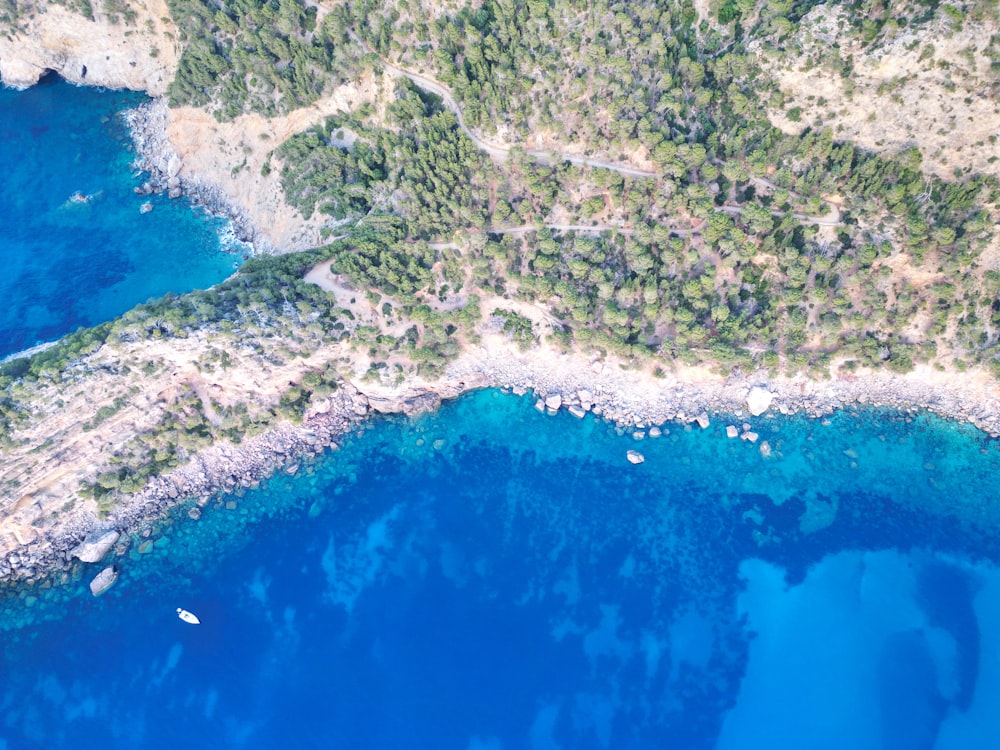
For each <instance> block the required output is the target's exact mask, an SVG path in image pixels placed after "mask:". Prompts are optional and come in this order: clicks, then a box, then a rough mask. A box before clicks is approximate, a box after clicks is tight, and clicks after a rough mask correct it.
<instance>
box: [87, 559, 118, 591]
mask: <svg viewBox="0 0 1000 750" xmlns="http://www.w3.org/2000/svg"><path fill="white" fill-rule="evenodd" d="M117 580H118V571H117V570H116V569H115V566H114V565H109V566H108V567H106V568H105V569H104V570H102V571H101V572H100V573H98V574H97V575H96V576H95V577H94V580H93V581H91V582H90V593H91V594H93V595H94V596H100V595H101V594H103V593H104V592H105V591H107V590H108V589H109V588H111V587H112V586H113V585H114V583H115V581H117Z"/></svg>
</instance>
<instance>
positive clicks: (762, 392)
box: [747, 385, 774, 417]
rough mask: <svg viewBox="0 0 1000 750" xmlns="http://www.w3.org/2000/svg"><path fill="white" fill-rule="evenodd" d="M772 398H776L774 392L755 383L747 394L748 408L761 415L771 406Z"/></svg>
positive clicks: (753, 413)
mask: <svg viewBox="0 0 1000 750" xmlns="http://www.w3.org/2000/svg"><path fill="white" fill-rule="evenodd" d="M772 400H774V394H773V393H771V392H770V391H769V390H767V388H761V387H760V386H759V385H755V386H754V387H753V388H751V389H750V393H748V394H747V410H748V411H749V412H750V414H752V415H753V416H755V417H759V416H760V415H761V414H763V413H764V412H766V411H767V410H768V409H770V408H771V401H772Z"/></svg>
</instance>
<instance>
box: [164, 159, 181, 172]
mask: <svg viewBox="0 0 1000 750" xmlns="http://www.w3.org/2000/svg"><path fill="white" fill-rule="evenodd" d="M180 171H181V157H180V156H178V155H177V154H172V155H171V157H170V162H169V163H168V164H167V176H168V177H176V176H177V175H178V173H180Z"/></svg>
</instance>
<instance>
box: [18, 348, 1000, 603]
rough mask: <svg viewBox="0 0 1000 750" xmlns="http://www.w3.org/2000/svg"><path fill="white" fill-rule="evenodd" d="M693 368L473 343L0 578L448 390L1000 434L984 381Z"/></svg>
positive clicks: (264, 438) (546, 405) (172, 485)
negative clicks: (447, 360)
mask: <svg viewBox="0 0 1000 750" xmlns="http://www.w3.org/2000/svg"><path fill="white" fill-rule="evenodd" d="M692 373H693V371H688V370H680V371H678V372H677V373H665V374H664V375H663V377H660V378H656V377H653V376H645V375H644V374H642V373H639V372H636V371H630V370H627V369H622V367H621V366H620V364H618V363H616V362H609V361H602V360H594V361H589V360H584V359H582V358H581V357H578V356H572V355H559V354H555V353H553V352H552V351H551V350H546V349H539V350H537V351H535V352H528V353H520V352H518V353H516V354H515V353H513V351H512V350H511V349H510V347H502V348H497V349H480V350H479V351H477V352H471V353H468V354H467V355H465V356H463V357H462V358H460V359H459V360H458V361H457V362H455V363H454V364H453V365H452V366H451V367H450V368H449V370H448V372H447V374H446V375H445V377H444V378H442V379H441V380H439V381H435V382H432V383H417V384H414V385H412V386H410V387H407V388H405V389H397V388H388V387H386V388H380V387H378V386H371V387H369V386H368V385H367V384H366V385H365V386H364V391H365V392H362V391H360V390H359V389H358V388H356V387H354V386H353V385H351V384H350V383H344V384H343V385H342V386H341V387H340V388H339V389H338V390H337V391H336V393H335V394H334V395H333V396H332V397H331V398H330V399H328V400H327V401H325V402H323V403H322V404H320V405H318V406H316V407H314V408H313V409H312V410H311V412H310V413H308V414H307V415H306V418H305V419H304V420H303V422H302V424H300V425H293V424H284V425H282V426H279V427H278V428H276V429H274V430H271V431H268V432H266V433H263V434H261V435H258V436H256V437H254V438H251V439H248V440H246V441H244V442H243V443H242V444H240V445H239V446H234V445H231V444H217V445H214V446H212V447H210V448H208V449H206V450H205V451H202V452H201V453H200V454H198V455H197V456H196V457H195V459H194V460H193V461H191V462H190V463H188V464H187V465H185V466H183V467H181V468H179V469H178V470H177V471H175V472H173V473H171V474H170V475H168V476H166V477H158V478H156V479H154V480H153V481H151V482H150V483H149V485H147V487H146V488H145V489H144V490H143V491H142V492H140V493H138V494H136V495H134V496H132V497H131V498H129V499H128V500H127V501H126V502H125V503H123V504H122V505H121V506H119V508H118V509H116V510H115V512H114V513H113V514H112V515H111V516H110V517H109V518H107V519H103V520H100V519H98V518H96V517H95V516H92V515H89V516H88V515H82V514H78V515H76V516H74V517H72V518H68V519H67V520H66V521H65V522H63V523H61V524H60V526H59V530H58V533H55V534H53V533H49V534H48V535H42V536H40V537H39V538H38V539H37V540H35V541H34V542H31V543H30V544H27V545H25V546H24V547H22V548H20V549H19V550H18V551H16V552H14V553H11V554H10V555H8V556H7V557H6V558H0V585H5V586H14V585H18V584H27V585H29V586H30V585H33V584H35V583H37V582H38V581H40V580H42V579H45V578H49V577H51V576H53V574H59V573H62V574H63V575H64V576H67V573H66V571H69V570H70V569H71V568H72V567H73V566H74V565H76V564H77V562H76V558H78V557H79V555H78V554H77V555H74V551H75V550H77V548H78V547H79V545H81V543H82V542H83V541H84V540H85V539H86V538H91V539H92V538H94V535H101V534H105V533H106V532H108V531H116V532H118V533H120V534H121V535H122V540H121V541H118V542H117V544H116V545H115V546H114V554H115V555H117V556H121V555H124V554H125V553H126V551H127V550H128V535H129V534H134V533H137V532H138V531H139V530H141V529H143V528H148V526H149V525H150V524H152V523H154V522H155V521H156V520H158V519H161V518H163V516H164V515H165V514H166V513H167V511H169V510H170V509H171V508H173V507H175V506H176V505H178V504H181V503H187V502H191V501H194V502H195V503H196V504H197V505H195V506H194V507H193V509H192V518H197V516H198V515H199V513H198V511H197V510H196V509H195V508H197V507H198V506H202V505H204V504H206V503H207V502H208V501H209V500H210V499H211V498H212V497H214V496H216V495H217V494H218V493H220V492H231V491H235V490H237V489H238V488H248V487H253V486H256V484H257V483H258V482H260V481H261V480H263V479H265V478H267V477H268V476H271V475H273V474H274V473H276V472H278V471H281V470H286V471H287V470H293V471H294V470H295V467H297V465H298V464H299V462H300V461H302V460H303V459H304V458H306V457H308V456H315V455H318V454H320V453H322V452H323V451H325V450H327V449H328V448H336V441H337V440H338V438H339V437H340V436H342V435H344V434H345V433H347V432H349V431H350V430H351V429H352V428H354V427H356V426H357V425H358V424H359V423H360V422H361V421H362V420H365V419H368V418H370V417H371V416H373V415H374V414H379V413H381V414H396V413H402V414H407V415H413V414H417V413H420V412H424V411H430V410H434V409H437V408H438V407H439V406H440V404H441V403H442V401H443V400H446V399H450V398H454V397H457V396H459V395H461V394H462V393H465V392H468V391H470V390H475V389H479V388H499V389H502V390H505V391H509V392H512V393H515V394H518V395H523V394H525V393H529V392H532V393H533V394H534V395H535V397H536V404H535V406H536V408H537V409H539V410H540V411H545V412H548V413H556V412H558V411H560V410H566V411H569V412H570V413H571V414H573V415H575V416H577V417H580V418H582V417H584V416H585V415H586V414H587V413H592V414H594V415H595V416H598V417H599V418H601V419H604V420H607V421H609V422H612V423H614V424H616V425H617V426H619V427H620V428H622V430H623V431H631V432H633V434H634V435H635V437H645V436H646V435H647V434H648V435H651V436H655V435H656V434H659V432H660V431H661V430H668V429H669V428H670V427H671V426H677V425H685V424H691V425H700V427H702V428H708V427H709V426H710V425H711V423H712V421H713V420H716V421H721V422H722V423H723V424H726V425H727V431H726V433H727V435H728V437H730V438H733V437H741V438H742V439H744V440H749V441H751V442H755V441H756V433H755V432H754V429H753V428H754V427H755V425H757V424H759V423H760V420H764V419H770V418H773V417H774V415H775V414H783V415H792V414H802V415H805V416H808V417H812V418H822V417H825V416H828V415H830V414H832V413H833V412H835V411H838V410H845V409H846V410H850V409H855V408H857V407H873V408H882V409H887V410H891V411H896V412H903V413H906V412H909V413H918V412H921V411H929V412H932V413H934V414H936V415H938V416H941V417H944V418H947V419H951V420H957V421H962V422H968V423H970V424H972V425H974V426H976V427H977V428H979V429H980V430H982V431H984V432H985V433H987V434H989V435H990V436H992V437H1000V398H998V396H997V393H996V388H995V387H994V388H992V390H991V392H989V393H987V392H985V391H984V390H983V389H982V388H981V387H979V386H977V385H976V384H975V383H969V384H965V385H963V384H961V383H958V382H957V380H955V379H953V380H951V381H949V380H948V379H947V378H944V376H942V380H941V382H932V381H931V380H929V379H928V378H927V377H926V373H915V374H913V375H912V376H897V375H879V374H869V375H864V376H858V377H855V378H851V379H840V380H830V381H822V382H818V381H813V380H809V379H806V378H791V379H785V378H768V377H766V376H765V375H760V376H745V375H740V374H735V375H732V376H730V377H728V378H724V379H723V378H713V377H702V378H696V377H693V376H692ZM702 375H704V373H702ZM737 425H741V427H737ZM759 448H760V450H761V451H762V452H765V454H766V452H767V451H768V450H769V447H768V446H767V445H766V443H761V445H760V446H759ZM632 453H636V452H635V451H633V452H632ZM622 460H623V461H624V460H629V461H632V462H633V463H637V462H639V461H641V454H637V456H632V455H628V456H626V455H625V454H623V456H622ZM110 554H111V553H110V551H109V555H110ZM65 580H68V577H67V578H66V579H65Z"/></svg>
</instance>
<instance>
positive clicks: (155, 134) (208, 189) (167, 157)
mask: <svg viewBox="0 0 1000 750" xmlns="http://www.w3.org/2000/svg"><path fill="white" fill-rule="evenodd" d="M167 112H168V107H167V102H166V100H165V99H164V98H162V97H158V98H152V99H150V100H149V101H147V102H143V103H142V104H140V105H139V106H138V107H134V108H132V109H128V110H125V111H124V112H123V113H122V118H123V119H124V121H125V124H126V125H127V127H128V130H129V134H130V136H131V138H132V143H133V145H134V146H135V153H136V158H135V160H134V161H133V162H132V168H133V169H135V170H137V171H142V172H147V173H148V174H149V180H148V181H147V182H146V184H145V185H144V186H143V187H142V188H141V190H142V192H144V193H147V194H148V193H167V195H168V196H169V197H170V198H180V197H181V196H184V197H186V198H187V199H188V200H189V201H190V202H191V205H192V207H193V208H198V207H201V208H204V209H205V210H206V211H208V212H209V213H210V214H212V215H213V216H218V217H221V218H223V219H227V220H228V221H229V223H230V225H231V227H232V232H233V235H234V236H235V238H236V239H237V240H238V241H239V242H242V243H246V244H247V245H249V246H250V247H251V250H252V254H254V255H258V254H274V253H276V252H278V250H277V249H276V248H275V247H274V246H273V245H272V244H271V243H270V241H269V240H268V239H267V238H266V237H265V236H264V235H263V234H262V233H261V232H259V231H258V229H257V225H256V222H255V221H253V219H252V218H251V217H250V216H249V215H248V214H247V212H246V211H245V210H243V208H242V207H240V206H238V205H237V204H236V203H235V202H234V201H232V200H230V199H229V197H228V196H226V194H225V192H224V191H223V190H221V189H220V188H219V187H217V186H215V185H211V184H209V183H206V182H204V181H202V180H199V179H198V178H197V177H195V178H192V177H188V176H182V175H181V168H182V166H183V159H182V157H181V155H180V154H178V153H177V150H176V149H175V148H174V145H173V143H171V141H170V137H169V135H168V132H167V120H168V114H167Z"/></svg>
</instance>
